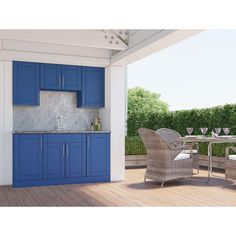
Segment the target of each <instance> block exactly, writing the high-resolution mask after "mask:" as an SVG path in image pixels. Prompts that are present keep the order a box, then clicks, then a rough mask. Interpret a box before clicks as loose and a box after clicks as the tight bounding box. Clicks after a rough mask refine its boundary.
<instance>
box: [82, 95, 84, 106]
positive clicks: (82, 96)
mask: <svg viewBox="0 0 236 236" xmlns="http://www.w3.org/2000/svg"><path fill="white" fill-rule="evenodd" d="M82 101H83V104H84V94H83V95H82Z"/></svg>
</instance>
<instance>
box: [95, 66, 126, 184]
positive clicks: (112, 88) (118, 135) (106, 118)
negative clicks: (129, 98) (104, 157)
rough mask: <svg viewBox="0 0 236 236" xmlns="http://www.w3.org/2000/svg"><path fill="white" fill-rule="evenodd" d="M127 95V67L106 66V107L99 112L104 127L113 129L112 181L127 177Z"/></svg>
mask: <svg viewBox="0 0 236 236" xmlns="http://www.w3.org/2000/svg"><path fill="white" fill-rule="evenodd" d="M125 96H126V67H125V66H108V67H106V71H105V108H104V109H101V110H100V112H99V114H100V117H101V120H102V123H103V129H105V130H110V131H111V181H121V180H124V179H125Z"/></svg>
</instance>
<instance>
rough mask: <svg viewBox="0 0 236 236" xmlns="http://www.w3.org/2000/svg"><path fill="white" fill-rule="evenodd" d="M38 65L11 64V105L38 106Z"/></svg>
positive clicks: (26, 63)
mask: <svg viewBox="0 0 236 236" xmlns="http://www.w3.org/2000/svg"><path fill="white" fill-rule="evenodd" d="M39 82H40V81H39V64H38V63H32V62H17V61H14V62H13V104H14V105H26V106H37V105H39V96H40V90H39V87H40V86H39Z"/></svg>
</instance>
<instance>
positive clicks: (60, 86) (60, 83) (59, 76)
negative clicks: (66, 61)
mask: <svg viewBox="0 0 236 236" xmlns="http://www.w3.org/2000/svg"><path fill="white" fill-rule="evenodd" d="M58 79H59V81H58V82H59V87H61V77H60V76H59V78H58Z"/></svg>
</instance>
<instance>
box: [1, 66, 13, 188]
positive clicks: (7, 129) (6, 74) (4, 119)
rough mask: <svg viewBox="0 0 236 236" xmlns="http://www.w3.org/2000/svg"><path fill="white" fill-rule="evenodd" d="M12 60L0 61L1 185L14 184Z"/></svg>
mask: <svg viewBox="0 0 236 236" xmlns="http://www.w3.org/2000/svg"><path fill="white" fill-rule="evenodd" d="M12 130H13V105H12V62H0V185H10V184H12V169H13V168H12V159H13V156H12Z"/></svg>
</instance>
